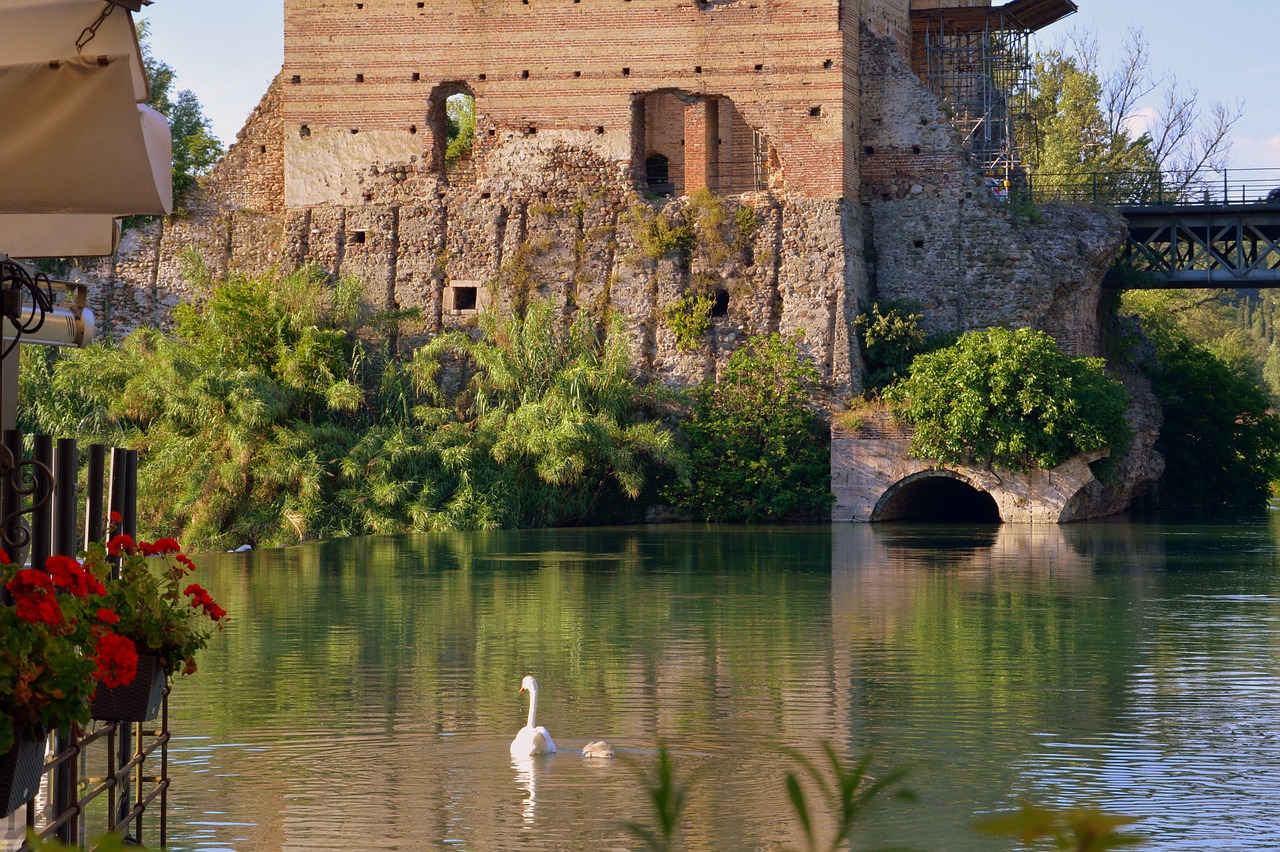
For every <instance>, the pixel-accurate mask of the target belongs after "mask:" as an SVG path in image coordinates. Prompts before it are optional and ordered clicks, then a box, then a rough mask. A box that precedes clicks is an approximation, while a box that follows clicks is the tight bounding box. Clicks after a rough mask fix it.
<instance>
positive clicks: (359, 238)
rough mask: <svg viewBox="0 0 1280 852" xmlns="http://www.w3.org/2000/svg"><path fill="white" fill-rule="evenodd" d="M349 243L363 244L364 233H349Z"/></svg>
mask: <svg viewBox="0 0 1280 852" xmlns="http://www.w3.org/2000/svg"><path fill="white" fill-rule="evenodd" d="M351 242H353V243H363V242H364V231H352V232H351Z"/></svg>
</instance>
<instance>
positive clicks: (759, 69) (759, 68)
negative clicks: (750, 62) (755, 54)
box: [756, 62, 764, 71]
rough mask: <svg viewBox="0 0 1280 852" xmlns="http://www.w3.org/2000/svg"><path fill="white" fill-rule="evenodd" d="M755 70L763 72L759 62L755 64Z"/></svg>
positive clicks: (762, 66)
mask: <svg viewBox="0 0 1280 852" xmlns="http://www.w3.org/2000/svg"><path fill="white" fill-rule="evenodd" d="M756 70H757V71H763V70H764V65H763V64H762V63H760V62H757V63H756Z"/></svg>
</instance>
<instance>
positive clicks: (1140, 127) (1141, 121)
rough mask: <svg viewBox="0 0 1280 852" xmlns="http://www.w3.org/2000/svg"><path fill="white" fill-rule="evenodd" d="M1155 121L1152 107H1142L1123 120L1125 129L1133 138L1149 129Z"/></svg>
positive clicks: (1154, 112)
mask: <svg viewBox="0 0 1280 852" xmlns="http://www.w3.org/2000/svg"><path fill="white" fill-rule="evenodd" d="M1155 123H1156V111H1155V109H1154V108H1152V107H1143V108H1142V109H1140V110H1138V111H1137V112H1135V113H1134V114H1133V115H1131V116H1129V117H1128V118H1126V119H1125V120H1124V126H1125V129H1126V130H1128V131H1129V135H1130V136H1132V137H1133V138H1134V139H1137V138H1138V137H1139V136H1141V135H1142V134H1144V133H1146V132H1147V131H1149V130H1150V129H1151V128H1152V126H1153V125H1155Z"/></svg>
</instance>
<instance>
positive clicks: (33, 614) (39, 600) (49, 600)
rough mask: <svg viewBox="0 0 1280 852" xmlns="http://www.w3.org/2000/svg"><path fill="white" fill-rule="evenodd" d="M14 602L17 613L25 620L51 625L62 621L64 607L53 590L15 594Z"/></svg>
mask: <svg viewBox="0 0 1280 852" xmlns="http://www.w3.org/2000/svg"><path fill="white" fill-rule="evenodd" d="M28 570H30V569H28ZM13 603H14V608H15V614H16V615H17V616H18V618H20V619H22V620H23V621H29V622H31V623H32V624H48V625H51V626H57V625H59V624H61V623H62V607H61V606H59V605H58V598H57V596H56V595H54V594H53V592H37V593H34V594H30V595H22V596H18V595H14V597H13Z"/></svg>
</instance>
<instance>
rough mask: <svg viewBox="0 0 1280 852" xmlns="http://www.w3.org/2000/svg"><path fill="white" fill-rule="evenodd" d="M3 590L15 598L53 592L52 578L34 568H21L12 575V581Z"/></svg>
mask: <svg viewBox="0 0 1280 852" xmlns="http://www.w3.org/2000/svg"><path fill="white" fill-rule="evenodd" d="M5 588H6V589H8V590H9V591H10V592H12V593H13V596H14V597H15V598H17V597H22V596H23V595H39V594H44V593H45V592H50V593H51V592H53V578H52V577H50V576H49V575H48V574H46V573H44V572H43V571H37V570H36V569H34V568H23V569H22V570H21V571H19V572H18V573H16V574H14V575H13V579H12V580H10V581H9V582H8V583H6V584H5Z"/></svg>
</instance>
